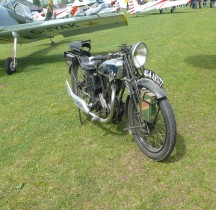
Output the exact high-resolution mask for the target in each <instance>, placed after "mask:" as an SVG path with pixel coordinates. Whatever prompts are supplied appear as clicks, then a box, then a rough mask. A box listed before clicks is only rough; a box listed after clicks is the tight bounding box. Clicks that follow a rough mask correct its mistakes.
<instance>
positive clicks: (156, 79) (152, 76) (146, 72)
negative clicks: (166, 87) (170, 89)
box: [143, 69, 163, 87]
mask: <svg viewBox="0 0 216 210" xmlns="http://www.w3.org/2000/svg"><path fill="white" fill-rule="evenodd" d="M143 74H144V76H145V77H146V78H149V79H151V80H153V81H154V82H156V83H157V84H158V85H159V86H160V87H161V86H162V85H163V80H162V79H161V77H160V76H159V75H157V74H156V73H154V72H153V71H151V70H148V69H145V70H144V72H143Z"/></svg>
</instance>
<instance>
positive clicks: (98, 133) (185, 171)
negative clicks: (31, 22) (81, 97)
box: [0, 8, 216, 209]
mask: <svg viewBox="0 0 216 210" xmlns="http://www.w3.org/2000/svg"><path fill="white" fill-rule="evenodd" d="M215 13H216V8H206V9H203V8H202V9H197V10H192V9H191V8H178V9H177V10H176V11H175V13H173V14H170V13H169V12H168V11H165V12H164V14H163V15H160V14H158V12H152V13H150V14H142V15H139V16H138V17H132V16H130V15H128V14H127V16H128V22H129V26H128V27H122V28H116V29H110V30H106V31H100V32H96V33H91V34H83V35H79V36H74V37H71V38H67V39H64V38H62V37H56V38H55V39H54V41H55V42H56V46H55V47H50V45H49V40H44V41H38V42H35V43H31V44H23V45H22V46H21V47H20V46H19V47H18V52H17V55H18V67H17V70H18V73H16V74H14V75H12V76H8V75H6V74H5V72H4V60H5V59H6V57H9V56H11V54H12V45H10V44H8V45H1V50H0V58H1V61H0V209H215V207H216V199H215V198H216V179H215V177H216V155H215V154H216V146H215V140H216V139H215V133H216V126H215V119H216V108H215V102H216V100H215V98H216V85H215V83H216V51H215V37H216V36H215V28H216V22H215ZM84 39H91V40H92V51H93V52H95V53H98V54H99V53H101V54H105V53H108V52H112V51H114V50H116V49H117V47H118V45H119V44H120V43H123V42H124V43H128V44H132V43H134V42H137V41H144V42H145V43H146V44H147V46H148V50H149V57H148V61H147V64H146V67H147V68H149V69H152V70H154V71H155V72H157V73H158V74H159V75H160V76H161V77H162V78H163V79H164V81H165V88H166V90H167V94H168V98H169V100H170V102H171V104H172V107H173V109H174V112H175V116H176V121H177V130H178V135H177V144H176V147H175V150H174V151H173V153H172V154H171V156H170V157H169V158H168V159H167V160H166V161H164V162H160V163H158V162H155V161H153V160H150V159H149V158H147V157H146V156H144V155H143V154H142V153H141V151H140V150H139V148H138V146H137V145H136V143H135V142H134V140H133V138H132V136H130V135H127V134H126V133H125V132H124V131H123V129H124V127H125V124H124V121H123V122H122V123H120V124H118V125H112V124H109V125H102V124H97V123H95V124H93V123H91V121H90V120H89V118H87V117H86V116H85V115H83V120H84V125H82V126H81V125H80V123H79V118H78V113H77V109H76V107H75V106H74V104H73V102H72V100H71V99H70V98H69V97H68V95H67V93H66V87H65V80H67V79H69V76H68V66H67V65H66V63H65V60H64V58H63V52H64V51H66V50H68V43H69V42H71V41H73V40H84Z"/></svg>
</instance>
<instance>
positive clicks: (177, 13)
mask: <svg viewBox="0 0 216 210" xmlns="http://www.w3.org/2000/svg"><path fill="white" fill-rule="evenodd" d="M191 12H193V11H187V12H186V11H175V12H174V13H171V12H170V10H164V12H163V13H162V14H160V12H159V10H158V12H146V13H142V14H139V15H138V16H136V15H134V16H130V17H129V18H142V17H147V16H154V15H179V14H184V13H191Z"/></svg>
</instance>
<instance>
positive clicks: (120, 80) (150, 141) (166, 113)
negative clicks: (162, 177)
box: [64, 40, 176, 161]
mask: <svg viewBox="0 0 216 210" xmlns="http://www.w3.org/2000/svg"><path fill="white" fill-rule="evenodd" d="M69 46H70V51H66V52H64V56H65V58H66V62H67V64H68V65H69V73H70V76H71V85H70V83H69V82H68V81H66V85H67V90H68V93H69V95H70V96H71V97H72V99H73V100H74V102H75V104H76V106H77V107H78V110H79V116H80V122H81V124H82V119H81V114H80V110H82V111H83V112H84V113H86V114H87V115H89V116H90V117H91V120H92V122H96V121H98V122H100V123H110V122H113V123H118V122H120V121H121V119H122V117H123V114H124V116H125V120H126V128H125V130H126V131H128V132H129V133H130V134H132V135H133V137H134V139H135V140H136V142H137V144H138V146H139V148H140V149H141V151H142V152H143V153H144V154H145V155H146V156H148V157H149V158H151V159H154V160H156V161H162V160H164V159H165V158H167V157H168V156H169V155H170V153H171V152H172V151H173V149H174V146H175V143H176V122H175V117H174V113H173V110H172V108H171V105H170V103H169V101H168V99H167V96H166V91H165V90H164V89H163V87H162V86H163V80H162V79H161V77H160V76H159V75H158V74H156V73H155V72H153V71H151V70H148V69H145V68H144V64H145V62H146V58H147V47H146V45H145V44H144V43H143V42H138V43H135V44H133V45H132V46H128V45H127V44H122V45H120V46H119V50H118V51H117V52H115V53H109V54H108V55H105V56H104V55H92V54H91V52H90V50H91V40H87V41H74V42H71V43H70V45H69ZM125 90H126V91H125Z"/></svg>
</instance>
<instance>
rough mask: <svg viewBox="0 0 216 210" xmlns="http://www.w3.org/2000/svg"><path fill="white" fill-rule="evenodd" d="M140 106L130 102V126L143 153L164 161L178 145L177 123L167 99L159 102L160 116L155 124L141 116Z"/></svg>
mask: <svg viewBox="0 0 216 210" xmlns="http://www.w3.org/2000/svg"><path fill="white" fill-rule="evenodd" d="M138 106H139V104H135V103H134V101H133V100H132V99H130V101H129V110H128V117H129V125H130V128H131V131H132V135H133V137H134V139H135V140H136V142H137V144H138V146H139V148H140V149H141V151H142V152H143V153H144V154H145V155H146V156H148V157H149V158H151V159H153V160H156V161H162V160H164V159H165V158H167V157H168V156H169V155H170V154H171V152H172V151H173V149H174V147H175V143H176V122H175V117H174V113H173V111H172V108H171V105H170V103H169V101H168V99H167V98H162V99H160V100H158V102H157V108H158V111H159V112H158V114H157V117H156V119H155V121H154V123H149V122H147V121H146V120H145V119H144V118H143V117H142V116H141V114H140V111H139V108H138Z"/></svg>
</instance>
